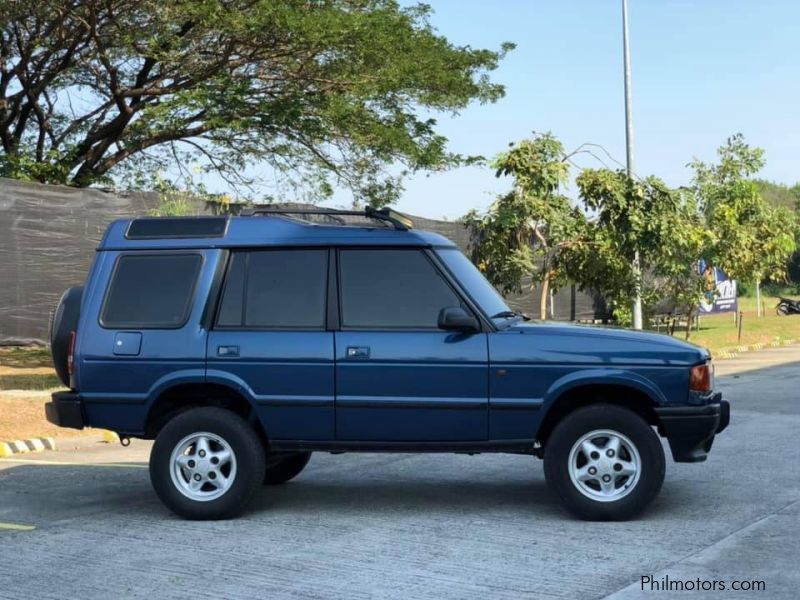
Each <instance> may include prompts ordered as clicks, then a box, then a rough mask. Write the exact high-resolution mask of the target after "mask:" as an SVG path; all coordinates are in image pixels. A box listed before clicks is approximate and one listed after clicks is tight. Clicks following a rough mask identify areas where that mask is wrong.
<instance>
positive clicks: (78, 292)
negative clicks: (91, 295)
mask: <svg viewBox="0 0 800 600" xmlns="http://www.w3.org/2000/svg"><path fill="white" fill-rule="evenodd" d="M82 297H83V286H80V287H71V288H69V289H68V290H67V291H66V292H64V294H63V295H62V296H61V300H59V301H58V305H57V306H56V310H55V312H54V313H53V317H52V319H51V320H50V353H51V354H52V355H53V366H54V367H55V370H56V375H58V378H59V379H60V380H61V383H63V384H64V385H66V386H67V387H69V367H68V365H67V358H68V355H69V345H70V334H71V332H73V331H76V330H77V329H78V316H79V315H80V312H81V298H82Z"/></svg>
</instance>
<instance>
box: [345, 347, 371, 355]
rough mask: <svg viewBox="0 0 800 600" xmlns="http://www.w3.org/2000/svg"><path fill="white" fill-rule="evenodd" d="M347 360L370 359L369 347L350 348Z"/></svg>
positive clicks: (348, 348)
mask: <svg viewBox="0 0 800 600" xmlns="http://www.w3.org/2000/svg"><path fill="white" fill-rule="evenodd" d="M347 358H369V347H368V346H348V347H347Z"/></svg>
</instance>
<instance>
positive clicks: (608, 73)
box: [337, 0, 800, 219]
mask: <svg viewBox="0 0 800 600" xmlns="http://www.w3.org/2000/svg"><path fill="white" fill-rule="evenodd" d="M429 3H430V4H431V5H432V6H433V8H434V10H435V13H434V15H433V18H432V22H433V24H434V25H435V26H436V27H437V29H438V30H439V31H440V32H441V33H442V34H444V35H446V36H447V37H448V38H450V39H451V40H452V41H453V42H454V43H457V44H469V45H472V46H475V47H486V48H497V47H499V45H500V43H501V42H503V41H511V42H514V43H516V44H517V49H516V50H514V51H513V52H511V53H510V54H509V55H508V56H507V58H506V59H505V60H504V61H503V62H502V64H501V66H500V68H499V69H498V70H497V71H495V72H494V75H493V78H494V79H495V80H496V81H499V82H501V83H503V84H505V85H506V88H507V89H506V97H505V98H503V99H502V100H500V101H499V102H497V103H496V104H493V105H485V106H480V105H475V106H472V107H470V108H469V109H467V110H465V111H464V112H462V113H461V115H460V116H458V117H456V118H452V119H451V118H449V117H441V118H440V119H439V122H440V130H441V131H442V132H443V133H444V134H445V135H446V136H447V137H448V138H449V139H450V141H451V149H452V150H454V151H457V152H461V153H464V154H482V155H484V156H492V155H494V154H496V153H497V152H500V151H502V150H504V149H505V148H506V147H507V145H508V143H509V142H513V141H516V140H519V139H521V138H523V137H526V136H528V135H530V133H531V131H534V130H535V131H552V132H553V133H554V134H555V135H557V136H558V137H559V138H560V139H561V140H562V142H563V143H564V145H565V147H566V148H567V149H568V150H569V149H573V148H575V147H577V146H578V145H580V144H581V143H583V142H593V143H596V144H600V145H602V146H603V147H604V148H606V149H607V150H608V152H609V153H610V154H611V155H612V156H613V157H614V158H616V159H617V160H619V161H622V162H624V160H625V132H624V108H623V106H624V105H623V80H622V41H621V40H622V38H621V27H622V26H621V3H620V1H618V0H567V1H556V0H549V1H544V0H527V1H525V0H496V1H488V0H485V1H480V0H431V1H430V2H429ZM629 14H630V34H631V52H632V55H631V62H632V70H633V116H634V129H635V134H634V143H635V164H636V172H637V173H638V174H640V175H649V174H654V175H658V176H659V177H661V178H663V179H664V180H666V182H667V183H668V184H670V185H674V186H677V185H682V184H685V183H687V182H688V179H689V177H690V172H689V170H688V169H687V168H686V163H687V162H689V160H691V159H692V157H693V156H696V157H698V158H701V159H704V160H713V159H714V156H715V150H716V148H717V147H718V146H719V145H720V144H722V143H723V142H724V140H725V138H726V137H727V136H729V135H731V134H733V133H735V132H742V133H744V135H745V137H746V139H747V140H748V141H749V142H750V143H752V144H754V145H757V146H760V147H762V148H764V149H765V150H766V160H767V165H766V168H765V169H764V170H763V172H762V176H763V177H765V178H767V179H771V180H775V181H779V182H784V183H794V182H797V181H800V118H799V117H800V1H798V0H783V1H779V0H629ZM582 163H583V164H584V165H585V166H599V163H596V162H593V161H592V160H591V159H589V160H583V161H582ZM508 187H509V182H508V181H503V180H497V179H495V178H494V174H493V173H492V171H491V170H490V169H488V168H461V169H456V170H452V171H449V172H446V173H435V174H430V175H424V174H422V175H417V176H414V177H412V178H411V179H410V180H409V181H408V182H407V184H406V191H405V193H404V194H403V196H402V199H401V200H400V201H399V203H398V204H397V208H398V209H399V210H403V211H406V212H409V213H412V214H418V215H422V216H427V217H434V218H440V217H447V218H450V219H453V218H458V217H459V216H461V215H463V214H464V213H465V212H467V211H468V210H469V209H471V208H485V207H486V206H488V204H489V203H490V202H491V200H492V199H493V197H494V196H495V195H496V194H497V193H498V192H499V191H502V190H505V189H508ZM568 193H570V194H571V195H573V196H574V195H575V190H574V189H571V190H568ZM341 199H344V196H341V197H339V196H337V200H339V203H340V204H341V203H342V202H341Z"/></svg>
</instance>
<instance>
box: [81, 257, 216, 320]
mask: <svg viewBox="0 0 800 600" xmlns="http://www.w3.org/2000/svg"><path fill="white" fill-rule="evenodd" d="M129 256H130V257H134V258H146V257H152V256H157V257H176V256H195V257H198V258H199V259H200V261H199V262H198V263H197V271H196V272H195V275H194V280H193V281H192V286H191V289H190V290H189V295H188V297H187V299H186V303H185V305H184V307H183V319H182V320H181V321H180V323H176V324H163V323H146V322H143V323H137V324H131V323H130V322H128V323H125V322H112V323H109V322H108V321H107V320H106V318H105V317H106V310H107V309H108V302H109V300H110V296H111V289H112V288H113V287H114V283H115V282H116V280H117V275H118V274H119V269H120V264H121V263H122V259H123V258H126V257H129ZM205 262H206V257H205V254H204V253H203V252H197V251H195V252H192V251H188V252H187V251H186V250H183V249H181V250H179V251H164V250H159V251H153V252H142V251H132V252H120V253H119V254H118V255H117V258H116V259H115V261H114V267H113V269H112V270H111V276H110V277H109V278H108V284H107V285H106V289H105V292H104V293H103V302H102V304H101V305H100V314H99V315H98V317H97V322H98V323H99V325H100V327H102V328H103V329H110V330H120V329H132V330H136V331H140V330H151V329H155V330H173V329H183V328H184V327H185V326H186V324H187V323H188V322H189V318H190V317H191V314H192V310H193V308H194V301H195V296H196V295H197V286H198V283H199V281H200V276H201V275H202V274H203V269H204V268H205Z"/></svg>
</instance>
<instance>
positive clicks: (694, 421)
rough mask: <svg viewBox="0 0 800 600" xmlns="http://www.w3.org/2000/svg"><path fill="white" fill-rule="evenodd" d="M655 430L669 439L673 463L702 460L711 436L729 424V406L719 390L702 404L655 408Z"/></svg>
mask: <svg viewBox="0 0 800 600" xmlns="http://www.w3.org/2000/svg"><path fill="white" fill-rule="evenodd" d="M656 413H657V414H658V417H659V424H658V432H659V433H660V434H661V435H662V436H664V437H665V438H667V441H669V447H670V450H672V458H673V459H674V460H675V462H702V461H704V460H705V459H706V458H708V453H709V451H710V450H711V445H712V444H713V443H714V436H715V435H717V434H718V433H721V432H722V431H723V430H724V429H725V428H726V427H727V426H728V424H729V423H730V420H731V408H730V404H729V403H728V401H727V400H723V399H722V394H721V393H720V392H717V393H715V394H714V395H712V396H711V398H710V401H709V403H708V404H704V405H702V406H664V407H661V408H656Z"/></svg>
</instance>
